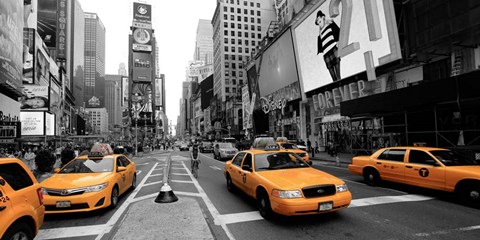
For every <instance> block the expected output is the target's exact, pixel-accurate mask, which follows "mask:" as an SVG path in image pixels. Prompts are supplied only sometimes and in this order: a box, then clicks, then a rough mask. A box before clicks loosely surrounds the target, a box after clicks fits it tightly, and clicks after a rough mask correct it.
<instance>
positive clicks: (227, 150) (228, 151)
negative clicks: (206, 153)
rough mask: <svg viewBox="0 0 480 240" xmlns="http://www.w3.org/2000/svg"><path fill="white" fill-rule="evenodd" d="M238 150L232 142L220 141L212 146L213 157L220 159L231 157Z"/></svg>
mask: <svg viewBox="0 0 480 240" xmlns="http://www.w3.org/2000/svg"><path fill="white" fill-rule="evenodd" d="M237 152H238V149H236V148H235V147H234V146H233V144H232V143H229V142H221V143H216V144H215V147H214V148H213V158H215V159H218V160H222V159H232V157H233V156H235V154H236V153H237Z"/></svg>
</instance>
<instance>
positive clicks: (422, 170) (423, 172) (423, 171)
mask: <svg viewBox="0 0 480 240" xmlns="http://www.w3.org/2000/svg"><path fill="white" fill-rule="evenodd" d="M418 174H420V176H421V177H428V174H429V172H428V169H426V168H420V170H419V171H418Z"/></svg>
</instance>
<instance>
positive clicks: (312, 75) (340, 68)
mask: <svg viewBox="0 0 480 240" xmlns="http://www.w3.org/2000/svg"><path fill="white" fill-rule="evenodd" d="M294 32H295V41H296V44H295V45H296V53H297V59H298V61H299V64H300V66H301V70H300V74H301V78H302V84H303V90H304V91H305V92H309V91H311V90H314V89H317V88H319V87H322V86H325V85H327V84H329V83H332V82H334V81H339V80H341V79H343V78H346V77H349V76H352V75H355V74H358V73H360V72H363V71H367V74H370V75H369V76H372V75H371V74H372V73H373V75H374V73H375V71H374V70H375V67H378V66H380V65H383V64H386V63H389V62H392V61H395V60H398V59H400V58H401V53H400V44H399V39H398V31H397V26H396V20H395V13H394V9H393V1H392V0H370V1H353V0H343V1H339V0H325V1H323V2H322V3H321V4H320V6H319V7H318V8H316V9H315V10H314V11H313V12H312V13H311V14H310V15H309V16H308V17H306V18H305V19H304V20H303V22H301V23H300V24H299V25H298V26H297V27H296V28H295V31H294ZM369 78H370V77H369ZM370 80H373V79H370Z"/></svg>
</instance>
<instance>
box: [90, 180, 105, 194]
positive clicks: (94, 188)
mask: <svg viewBox="0 0 480 240" xmlns="http://www.w3.org/2000/svg"><path fill="white" fill-rule="evenodd" d="M107 186H108V182H106V183H102V184H98V185H94V186H90V187H86V188H85V192H86V193H89V192H100V191H102V190H103V189H105V188H107Z"/></svg>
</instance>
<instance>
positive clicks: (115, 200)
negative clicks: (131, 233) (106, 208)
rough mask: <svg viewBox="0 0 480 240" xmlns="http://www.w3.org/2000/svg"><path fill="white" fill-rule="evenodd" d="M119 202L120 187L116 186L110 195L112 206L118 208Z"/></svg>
mask: <svg viewBox="0 0 480 240" xmlns="http://www.w3.org/2000/svg"><path fill="white" fill-rule="evenodd" d="M117 204H118V187H117V186H114V187H113V189H112V194H111V196H110V208H112V209H113V208H116V207H117Z"/></svg>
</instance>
